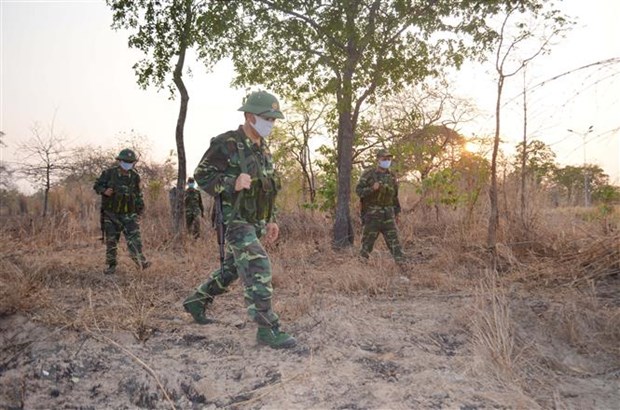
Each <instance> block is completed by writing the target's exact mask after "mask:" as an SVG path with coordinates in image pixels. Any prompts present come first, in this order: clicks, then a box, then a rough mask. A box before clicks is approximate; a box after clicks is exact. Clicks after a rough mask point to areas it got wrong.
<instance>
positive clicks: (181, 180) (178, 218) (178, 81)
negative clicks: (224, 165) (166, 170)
mask: <svg viewBox="0 0 620 410" xmlns="http://www.w3.org/2000/svg"><path fill="white" fill-rule="evenodd" d="M185 5H186V10H185V26H184V27H183V36H182V37H181V42H180V44H179V58H178V60H177V63H176V66H175V68H174V75H173V81H174V84H175V85H176V87H177V89H178V90H179V94H180V95H181V105H180V108H179V117H178V119H177V126H176V130H175V139H176V143H177V156H178V159H179V165H178V172H177V195H176V204H175V206H176V210H177V212H176V213H173V214H174V218H175V220H174V221H173V226H174V230H175V232H176V233H180V232H182V231H183V223H182V221H183V215H184V210H185V209H184V208H185V180H186V177H187V175H186V168H187V160H186V157H185V142H184V133H183V131H184V128H185V119H186V118H187V106H188V103H189V93H188V92H187V88H186V87H185V84H184V83H183V65H184V64H185V53H186V51H187V39H188V37H189V32H190V29H191V22H192V10H191V6H192V2H191V1H186V3H185Z"/></svg>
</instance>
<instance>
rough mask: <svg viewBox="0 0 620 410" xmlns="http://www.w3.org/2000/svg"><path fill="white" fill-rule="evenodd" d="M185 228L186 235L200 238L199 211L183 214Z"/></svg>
mask: <svg viewBox="0 0 620 410" xmlns="http://www.w3.org/2000/svg"><path fill="white" fill-rule="evenodd" d="M185 228H186V229H187V232H188V233H191V234H192V235H193V236H194V238H199V237H200V211H199V212H191V211H190V212H187V211H186V212H185Z"/></svg>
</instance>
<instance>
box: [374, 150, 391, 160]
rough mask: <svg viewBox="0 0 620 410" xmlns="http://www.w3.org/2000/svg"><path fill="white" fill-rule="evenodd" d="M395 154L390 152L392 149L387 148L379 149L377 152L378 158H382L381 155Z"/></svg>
mask: <svg viewBox="0 0 620 410" xmlns="http://www.w3.org/2000/svg"><path fill="white" fill-rule="evenodd" d="M392 156H393V155H392V154H390V151H388V150H386V149H384V148H383V149H380V150H379V151H377V154H376V158H380V157H392Z"/></svg>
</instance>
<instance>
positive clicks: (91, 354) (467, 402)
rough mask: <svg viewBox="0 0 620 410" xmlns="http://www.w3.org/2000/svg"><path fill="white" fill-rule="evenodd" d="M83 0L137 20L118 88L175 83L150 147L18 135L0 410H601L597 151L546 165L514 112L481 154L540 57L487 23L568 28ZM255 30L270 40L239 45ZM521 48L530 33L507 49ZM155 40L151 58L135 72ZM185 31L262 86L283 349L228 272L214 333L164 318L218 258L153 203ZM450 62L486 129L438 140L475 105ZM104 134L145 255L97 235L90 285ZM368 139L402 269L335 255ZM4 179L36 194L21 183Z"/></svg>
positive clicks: (603, 178)
mask: <svg viewBox="0 0 620 410" xmlns="http://www.w3.org/2000/svg"><path fill="white" fill-rule="evenodd" d="M107 3H108V5H109V6H110V8H111V9H112V11H113V12H114V13H115V16H114V19H115V20H114V21H115V25H116V28H118V27H120V26H123V27H131V28H133V29H136V28H137V27H143V28H144V27H147V28H148V30H146V29H144V30H138V34H136V35H134V36H133V37H132V39H133V40H132V41H130V45H131V46H133V47H136V48H138V49H140V50H141V51H143V52H144V53H145V54H146V55H147V57H146V59H145V60H143V61H142V62H140V63H139V64H137V65H136V67H134V68H136V71H137V74H138V81H139V83H140V84H141V85H142V86H147V85H156V86H158V87H160V88H166V87H168V88H169V90H170V93H171V95H174V92H175V89H176V90H177V91H178V92H179V94H180V96H181V108H180V114H179V121H178V123H177V128H176V130H175V133H174V135H171V136H170V138H171V140H175V141H176V143H177V148H178V151H177V152H175V153H171V155H170V157H169V158H168V159H166V160H165V161H156V160H153V159H152V156H151V154H150V147H149V142H148V136H142V135H139V134H136V133H133V132H130V133H128V134H124V135H120V136H118V137H117V140H116V141H115V142H114V144H115V145H114V147H112V148H102V147H93V146H86V145H79V144H75V143H72V144H68V143H67V142H68V141H69V139H68V137H69V136H65V135H59V134H57V132H56V131H54V126H53V123H52V124H50V125H49V126H41V125H37V126H36V127H33V129H32V138H29V139H27V140H25V141H24V143H23V144H22V145H21V146H20V147H19V149H20V150H21V152H23V153H24V155H23V161H22V162H21V163H19V164H6V163H4V162H3V163H2V164H0V220H1V224H0V226H1V227H0V233H1V237H0V329H1V333H0V341H1V342H2V343H1V347H0V386H1V387H0V407H2V408H9V409H43V408H80V409H98V408H119V409H120V408H123V409H125V408H126V409H133V408H157V409H160V408H161V409H163V408H174V409H216V408H232V409H262V408H268V409H497V408H502V409H521V408H527V409H536V408H539V409H549V408H554V409H613V408H617V405H618V403H619V402H620V393H619V391H620V390H619V389H618V384H619V383H620V275H619V274H620V187H618V186H615V185H613V184H612V183H611V182H610V178H609V176H608V175H607V174H606V173H605V170H604V169H602V168H601V167H600V166H599V165H597V164H593V163H586V162H585V161H584V163H583V164H582V165H581V166H575V165H562V164H561V162H560V161H559V160H558V158H557V155H556V153H555V152H554V147H552V146H550V145H548V144H546V143H544V142H543V141H541V140H540V139H536V138H533V137H531V138H530V137H528V135H527V129H526V125H525V124H526V121H524V132H523V133H524V138H523V142H521V143H519V144H518V145H517V146H516V147H514V148H515V152H516V154H514V155H509V154H506V153H503V152H502V151H501V149H500V148H499V139H500V135H501V132H502V131H501V128H500V116H501V107H502V105H501V97H502V95H501V87H502V82H504V81H509V77H511V76H512V75H513V74H516V73H517V72H519V73H521V69H524V68H525V67H526V65H527V62H528V61H531V60H532V59H533V58H534V57H535V56H536V55H538V53H539V52H548V51H550V50H547V48H546V47H547V45H548V44H547V42H546V41H548V40H549V38H550V37H549V34H548V33H546V34H545V35H544V36H541V35H539V34H540V33H538V32H534V31H532V30H533V29H531V27H530V26H525V25H520V23H519V22H520V21H521V20H518V19H517V20H518V21H519V22H515V23H513V24H516V26H515V27H517V28H518V30H515V31H512V32H510V31H509V30H507V28H508V24H509V22H511V20H510V18H515V17H520V16H527V18H528V19H529V20H527V21H537V20H536V19H538V21H541V20H543V21H546V22H547V23H548V24H547V26H546V28H549V29H550V31H549V32H550V33H554V34H558V33H561V31H562V30H564V29H567V25H570V24H569V22H568V21H567V20H565V19H564V17H562V16H561V15H560V14H558V13H557V10H553V9H550V8H548V7H547V6H546V4H545V3H546V2H544V1H534V0H528V1H520V2H517V3H516V4H518V5H517V6H515V5H514V4H515V2H512V1H466V2H457V3H458V4H457V5H455V2H453V1H447V0H446V1H444V0H439V1H434V2H409V1H371V0H357V1H355V0H337V1H336V0H334V1H306V2H300V1H290V0H289V1H279V0H255V1H231V2H208V1H207V2H200V3H199V4H198V3H196V2H193V1H189V0H183V1H171V2H168V1H163V2H155V3H153V4H150V3H151V2H141V1H140V2H125V1H119V0H109V1H107ZM149 4H150V5H149ZM159 6H161V9H157V10H156V9H155V8H156V7H159ZM336 11H338V12H336ZM509 17H510V18H509ZM140 18H143V20H140ZM532 19H533V20H532ZM138 20H140V21H141V23H140V24H142V26H140V24H138ZM233 20H236V21H237V22H238V24H236V25H234V27H229V25H228V24H229V23H230V22H231V21H233ZM166 22H168V23H169V24H167V23H166ZM498 22H499V24H500V27H501V29H496V28H494V24H497V23H498ZM502 22H503V23H504V25H501V24H502ZM207 27H208V28H209V29H210V31H209V30H206V28H207ZM505 30H507V31H505ZM148 33H151V34H152V33H156V34H157V36H159V37H157V41H153V42H152V43H149V40H148V38H150V37H149V35H147V34H148ZM508 33H510V34H511V35H512V34H514V33H517V34H516V37H511V38H512V40H509V36H508ZM440 34H442V35H443V34H446V38H442V37H441V36H440ZM259 37H260V38H271V39H273V41H272V42H271V43H269V44H267V45H266V44H264V43H257V42H251V41H248V39H251V38H259ZM430 39H433V41H436V42H431V40H430ZM456 39H459V40H458V41H457V40H456ZM525 39H528V40H529V39H534V40H535V41H537V43H536V44H537V46H536V47H538V48H536V47H535V48H534V54H531V53H530V54H527V55H522V56H515V53H517V54H518V51H519V48H518V47H516V46H515V45H516V44H519V43H520V42H522V41H525ZM541 39H542V40H541ZM510 41H512V43H511V42H510ZM541 41H542V42H541ZM132 42H133V43H132ZM507 42H508V44H509V46H508V47H509V49H508V51H506V52H505V54H502V51H501V50H502V48H501V47H506V44H507ZM511 44H512V45H511ZM160 47H163V48H166V47H168V48H169V50H168V52H169V53H168V54H165V55H164V54H161V53H159V54H158V53H157V52H155V54H151V55H150V56H151V57H152V56H153V55H154V56H155V57H153V58H155V60H150V62H149V58H150V57H149V53H152V52H153V50H157V49H159V48H160ZM187 47H190V48H191V47H194V48H195V49H196V50H198V52H199V54H200V55H201V57H200V58H201V59H202V60H204V61H203V63H204V64H205V65H206V66H207V68H208V67H210V66H212V64H213V62H214V60H215V59H219V58H222V57H223V56H228V57H230V58H231V59H232V60H233V61H234V62H235V65H236V69H237V71H238V78H237V79H236V84H237V85H243V86H264V87H267V88H270V89H273V90H274V91H276V92H278V93H280V95H282V97H283V101H284V102H285V104H282V105H283V107H284V111H285V114H286V121H282V122H278V123H277V126H276V128H275V130H274V132H273V133H272V134H271V136H270V137H269V144H270V149H271V152H272V153H273V156H274V160H275V163H276V167H277V172H278V174H279V175H280V177H281V180H282V191H281V192H280V193H279V195H278V202H277V206H278V209H279V211H278V224H279V226H280V238H279V240H278V241H277V242H276V243H275V244H274V245H271V246H269V247H268V252H269V255H270V258H271V262H272V264H273V268H274V277H273V285H274V292H275V298H274V302H275V304H276V306H275V307H276V308H277V310H278V312H280V315H281V316H282V318H283V319H284V320H285V323H286V326H287V330H290V332H291V333H292V334H294V335H295V337H297V339H298V341H299V345H298V346H297V347H295V348H294V349H292V350H290V351H273V350H270V349H267V348H261V347H258V346H256V344H255V341H254V339H253V337H254V327H253V325H252V324H251V323H250V320H249V319H248V318H247V317H246V313H245V309H244V306H243V300H242V299H243V298H242V293H243V288H242V286H241V284H236V285H234V286H233V287H232V290H231V292H229V293H228V294H225V295H222V296H219V297H218V298H217V300H216V302H215V303H214V305H213V306H212V307H210V308H209V309H210V312H209V313H210V314H212V315H213V317H215V318H216V321H215V323H213V324H210V325H206V326H199V325H197V324H195V323H193V322H192V321H191V318H190V316H189V315H187V314H186V313H185V312H184V311H183V309H182V306H181V302H182V300H183V298H184V297H185V296H187V293H188V292H189V291H190V290H191V289H192V287H193V286H196V285H197V284H199V283H200V282H201V281H203V280H204V279H205V278H206V277H207V275H208V273H209V272H210V271H211V270H213V269H216V268H217V267H218V266H219V261H218V247H217V239H216V236H215V231H214V230H213V228H212V227H211V222H210V220H209V218H208V215H209V212H205V215H207V218H203V219H202V220H201V224H202V226H201V230H202V232H203V233H204V234H203V236H202V237H201V238H199V239H195V238H194V237H192V236H191V235H188V234H186V232H184V230H183V227H182V224H181V222H180V221H182V218H181V217H180V212H182V206H181V205H179V202H178V200H173V198H172V196H171V195H170V192H171V189H172V188H173V187H176V189H183V188H184V182H185V178H186V176H191V174H192V172H193V170H192V169H187V170H185V167H186V165H185V153H184V151H183V121H184V116H185V115H188V114H187V104H188V99H187V93H189V94H191V90H187V89H185V88H184V87H185V86H184V85H183V81H182V79H181V77H182V75H181V72H182V67H183V61H182V60H183V58H184V55H185V51H186V48H187ZM173 49H174V50H173ZM170 50H173V51H172V52H171V51H170ZM207 50H208V52H207ZM503 50H505V49H503ZM510 53H512V54H510ZM489 56H491V57H489ZM508 56H510V58H509V57H508ZM485 58H486V60H485ZM511 58H514V59H515V60H514V61H517V65H516V66H515V67H509V66H508V63H509V62H511V61H512V60H511ZM157 59H159V60H157ZM253 59H254V60H253ZM465 59H478V60H484V61H486V62H487V63H488V64H490V66H491V67H493V66H494V67H495V69H496V70H497V71H498V90H497V112H496V115H497V117H496V119H495V120H496V126H497V128H496V133H495V135H488V136H480V135H468V134H466V133H464V132H463V131H462V129H463V124H465V123H467V122H469V121H471V120H472V119H474V118H475V117H476V116H477V111H476V107H475V106H474V105H473V103H472V102H470V101H464V100H463V99H461V98H459V97H457V96H455V95H453V94H452V93H451V92H450V84H449V82H448V80H447V79H446V77H444V76H443V74H442V70H443V69H447V68H449V67H455V66H456V67H458V66H459V65H460V64H461V63H462V62H463V61H464V60H465ZM431 60H432V61H435V62H436V64H430V61H431ZM492 60H494V61H492ZM250 61H255V62H256V63H255V64H249V62H250ZM489 61H491V62H490V63H489ZM504 63H505V64H506V65H503V64H504ZM616 63H617V62H616ZM481 64H484V63H481ZM175 65H176V68H175ZM179 67H180V68H179ZM128 69H130V67H128ZM276 74H277V75H276ZM524 75H525V74H524ZM515 81H516V79H515ZM175 87H176V88H175ZM523 99H524V101H525V99H526V95H525V92H524V96H523ZM523 105H524V107H526V104H525V103H524V104H523ZM232 109H236V107H234V108H232ZM524 111H525V108H524ZM526 118H527V117H526ZM234 126H235V124H231V129H232V128H233V127H234ZM0 137H2V139H0V144H1V145H2V146H3V147H6V141H5V138H4V134H3V133H2V134H0ZM584 143H585V139H584ZM14 148H18V147H14ZM121 148H131V149H133V150H134V151H135V152H136V153H137V154H138V156H139V162H138V163H137V166H136V168H137V170H138V172H139V173H140V175H141V178H142V190H143V194H144V199H145V212H144V214H143V215H142V217H141V220H140V223H141V229H142V238H143V241H144V252H145V254H146V255H147V256H148V257H149V260H150V261H151V262H152V266H151V267H150V268H149V269H148V270H145V271H138V270H136V269H135V267H134V266H133V264H132V262H131V260H130V259H129V255H128V252H127V250H126V249H123V248H122V246H121V249H119V262H120V263H119V269H118V272H117V273H116V274H115V275H113V276H104V275H103V273H102V272H103V267H104V265H103V263H104V245H103V244H102V241H101V236H102V233H101V226H100V224H99V221H100V217H99V213H100V209H99V205H100V202H99V201H100V198H99V197H98V196H97V195H96V194H95V193H94V191H93V183H94V181H95V179H96V178H97V177H98V176H99V175H100V173H101V172H102V170H103V169H105V168H106V167H109V166H112V165H114V163H115V161H114V158H115V156H116V155H117V153H118V151H119V150H120V149H121ZM206 148H207V147H206V146H205V150H206ZM380 148H387V149H389V150H390V151H391V152H392V153H393V154H394V165H393V169H394V172H395V173H396V175H397V177H398V181H399V184H400V203H401V206H402V209H403V210H402V214H401V216H400V220H399V221H398V229H399V235H400V240H401V243H402V245H403V250H404V252H405V255H406V256H407V258H408V263H407V264H406V265H405V266H404V267H403V266H399V265H397V264H395V263H394V262H393V261H392V259H391V257H390V254H389V252H388V250H387V247H386V246H385V244H384V243H379V242H377V249H375V251H374V252H373V253H372V255H371V257H370V259H369V260H368V261H364V260H360V258H358V254H359V240H356V239H358V238H359V237H360V233H361V221H360V218H359V212H360V209H359V198H357V197H356V196H355V194H354V192H353V193H352V191H351V186H352V185H353V186H354V185H355V183H356V181H357V180H358V178H359V176H360V175H361V172H362V171H363V170H364V169H365V168H367V167H372V166H376V163H375V157H374V155H375V152H376V151H377V149H380ZM186 172H187V174H186ZM17 178H24V179H26V180H28V181H30V182H31V183H33V184H36V187H37V191H36V192H35V193H34V194H32V195H26V194H24V193H23V192H21V191H20V190H18V187H17V185H16V183H15V181H16V179H17ZM176 198H178V197H176ZM203 198H204V199H205V203H204V205H205V210H209V209H210V208H211V207H212V199H211V198H209V197H208V195H203ZM181 202H182V201H181ZM494 224H495V225H494ZM491 236H492V238H491V239H492V240H491V239H490V237H491Z"/></svg>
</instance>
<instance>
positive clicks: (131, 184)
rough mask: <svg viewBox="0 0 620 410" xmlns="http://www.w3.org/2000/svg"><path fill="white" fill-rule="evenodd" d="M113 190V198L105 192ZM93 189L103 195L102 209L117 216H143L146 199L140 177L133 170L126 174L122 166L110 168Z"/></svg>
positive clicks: (102, 174) (104, 172)
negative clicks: (104, 193)
mask: <svg viewBox="0 0 620 410" xmlns="http://www.w3.org/2000/svg"><path fill="white" fill-rule="evenodd" d="M108 188H112V190H113V191H114V192H113V193H112V196H109V197H108V196H105V195H103V192H104V191H105V190H106V189H108ZM93 189H94V190H95V192H96V193H98V194H99V195H101V209H102V210H104V211H110V212H114V213H117V214H131V213H137V214H141V213H142V211H144V199H143V198H142V191H141V190H140V175H139V174H138V173H137V172H136V171H135V170H133V169H130V170H129V171H127V172H125V171H123V169H122V168H121V167H120V166H116V167H112V168H108V169H106V170H105V171H103V172H102V173H101V176H100V177H99V178H97V181H95V185H94V186H93Z"/></svg>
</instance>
